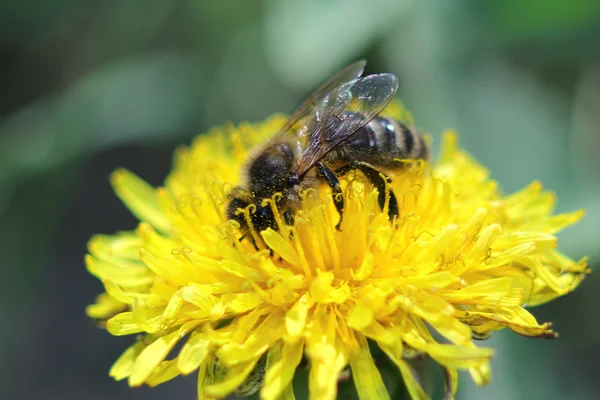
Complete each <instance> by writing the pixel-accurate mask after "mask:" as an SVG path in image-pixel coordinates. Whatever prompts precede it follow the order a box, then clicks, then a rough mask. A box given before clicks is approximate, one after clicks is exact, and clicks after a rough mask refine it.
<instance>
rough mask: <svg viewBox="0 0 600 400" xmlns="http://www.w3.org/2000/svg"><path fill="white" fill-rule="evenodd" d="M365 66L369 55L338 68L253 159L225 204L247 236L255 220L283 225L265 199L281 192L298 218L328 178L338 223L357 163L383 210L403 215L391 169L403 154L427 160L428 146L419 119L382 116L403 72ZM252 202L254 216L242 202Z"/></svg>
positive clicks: (286, 214) (288, 217) (285, 213)
mask: <svg viewBox="0 0 600 400" xmlns="http://www.w3.org/2000/svg"><path fill="white" fill-rule="evenodd" d="M365 65H366V62H365V61H364V60H363V61H358V62H355V63H353V64H351V65H349V66H347V67H346V68H344V69H342V70H341V71H339V72H338V73H337V74H335V75H334V76H333V77H332V78H331V79H330V80H329V81H327V82H326V83H325V84H323V86H321V87H320V88H319V89H317V90H316V91H315V92H314V93H313V94H312V95H311V96H310V97H309V98H308V99H307V100H305V101H304V103H302V104H301V105H300V107H299V108H298V109H297V110H296V111H295V112H294V113H293V115H292V116H291V117H290V119H289V120H288V121H287V122H286V124H285V125H284V126H283V127H282V128H281V129H280V130H279V132H277V133H276V134H275V135H274V136H273V137H272V138H271V139H270V140H268V141H267V142H266V143H264V144H263V145H262V146H260V148H258V149H257V150H255V151H254V153H253V155H252V156H251V157H250V158H249V160H248V161H247V163H246V165H245V168H244V170H243V174H242V175H243V176H242V178H243V179H242V180H243V185H242V186H238V187H236V188H234V189H233V190H232V192H231V193H230V194H229V196H228V197H229V203H228V205H227V210H226V211H227V217H228V218H229V219H231V220H234V221H237V222H238V223H239V225H240V230H241V231H242V232H243V234H244V237H245V236H246V235H247V234H249V233H250V226H249V223H250V224H251V225H252V226H253V228H254V229H255V231H256V232H260V231H262V230H264V229H267V228H272V229H274V230H277V229H278V227H277V222H276V219H275V216H274V214H273V210H272V208H271V206H270V205H269V204H265V203H264V199H268V198H273V196H274V195H275V194H276V193H280V194H281V196H278V197H276V198H277V203H276V205H277V209H278V210H279V212H280V213H281V215H282V217H283V220H284V222H285V223H286V224H289V225H291V224H293V222H294V216H295V214H296V212H297V210H298V209H299V208H300V207H301V198H300V194H301V193H302V192H303V191H304V190H306V189H308V188H313V189H315V190H318V188H319V187H320V186H321V185H322V184H327V185H329V186H330V187H331V190H332V195H333V202H334V204H335V207H336V208H337V211H338V212H339V215H340V223H338V225H337V228H338V229H339V228H340V226H341V220H342V217H343V212H344V199H343V196H342V195H341V194H342V190H341V187H340V182H339V178H340V177H343V176H344V175H346V174H348V173H349V172H350V171H352V170H359V171H360V172H361V173H362V174H363V175H364V176H365V177H366V178H367V179H368V180H369V181H370V182H371V183H372V184H373V185H374V186H375V187H376V188H377V189H378V191H379V195H378V196H379V197H378V202H379V205H380V206H381V208H382V209H384V205H385V202H386V200H387V201H388V214H389V217H390V219H393V218H395V217H397V216H398V212H399V211H398V202H397V200H396V196H395V195H394V193H393V192H392V191H391V190H388V191H386V190H385V188H386V181H387V183H389V182H390V178H389V177H388V175H386V174H385V173H386V172H392V171H394V170H398V169H400V168H402V163H400V162H398V159H421V158H422V159H426V158H428V155H429V151H428V148H427V145H426V143H425V141H424V140H423V138H422V137H421V136H420V135H419V134H418V133H417V131H416V130H415V129H414V128H413V127H412V126H408V125H407V124H405V123H402V122H400V121H395V120H392V119H389V118H384V117H381V116H379V113H380V112H381V111H382V110H383V109H384V108H385V107H386V106H387V105H388V103H389V102H390V100H391V99H392V98H393V97H394V95H395V93H396V90H397V89H398V78H397V77H396V76H395V75H393V74H389V73H384V74H376V75H368V76H364V77H363V76H361V75H362V73H363V70H364V67H365ZM386 193H387V194H386ZM388 195H389V198H387V199H386V197H387V196H388ZM251 205H252V207H251V208H252V211H253V212H251V213H250V214H249V215H250V217H249V219H250V221H248V220H247V218H248V217H247V216H245V215H243V213H242V212H241V209H244V208H246V207H248V206H251ZM250 237H252V235H250ZM251 240H252V241H253V243H254V245H255V246H256V243H255V242H254V239H251Z"/></svg>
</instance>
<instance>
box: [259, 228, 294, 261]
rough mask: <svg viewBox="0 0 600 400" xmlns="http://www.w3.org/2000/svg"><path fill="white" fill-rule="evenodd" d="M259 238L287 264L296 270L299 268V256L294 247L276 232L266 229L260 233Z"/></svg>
mask: <svg viewBox="0 0 600 400" xmlns="http://www.w3.org/2000/svg"><path fill="white" fill-rule="evenodd" d="M260 234H261V236H262V237H263V239H264V240H265V242H266V243H267V245H268V246H269V247H270V248H271V249H273V251H274V252H276V253H277V254H279V255H280V256H281V258H283V259H284V260H285V261H287V262H289V263H290V264H291V265H293V266H294V267H296V268H300V256H299V255H298V252H297V251H296V249H294V247H293V246H292V245H291V244H290V243H289V242H288V241H286V240H285V239H284V238H283V237H281V235H280V234H279V233H278V232H275V231H274V230H273V229H271V228H268V229H266V230H264V231H262V232H261V233H260Z"/></svg>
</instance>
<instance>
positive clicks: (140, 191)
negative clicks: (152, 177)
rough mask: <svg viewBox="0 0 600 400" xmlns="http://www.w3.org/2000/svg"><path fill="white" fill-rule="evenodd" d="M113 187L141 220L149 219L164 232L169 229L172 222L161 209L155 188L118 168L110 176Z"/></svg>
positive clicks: (148, 220)
mask: <svg viewBox="0 0 600 400" xmlns="http://www.w3.org/2000/svg"><path fill="white" fill-rule="evenodd" d="M110 180H111V183H112V186H113V189H114V190H115V193H116V194H117V197H119V198H120V199H121V200H122V201H123V203H125V205H126V206H127V207H128V208H129V209H130V210H131V212H132V213H133V215H135V216H136V217H137V218H138V219H139V220H140V221H147V222H149V223H150V224H151V225H152V226H153V227H155V228H156V229H158V230H161V231H163V232H166V231H169V229H170V228H171V223H170V222H169V219H168V218H167V216H166V215H165V213H164V212H163V211H162V210H161V209H160V203H159V199H158V195H157V193H156V191H155V190H154V188H153V187H152V186H150V185H148V184H147V183H146V182H144V181H143V180H142V179H140V178H139V177H138V176H137V175H135V174H133V173H131V172H129V171H127V170H126V169H118V170H116V171H115V172H113V173H112V175H111V177H110Z"/></svg>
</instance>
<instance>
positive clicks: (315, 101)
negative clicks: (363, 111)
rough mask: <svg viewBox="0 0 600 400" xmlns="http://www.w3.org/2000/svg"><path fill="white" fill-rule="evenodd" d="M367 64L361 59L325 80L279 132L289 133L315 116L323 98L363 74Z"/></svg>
mask: <svg viewBox="0 0 600 400" xmlns="http://www.w3.org/2000/svg"><path fill="white" fill-rule="evenodd" d="M366 64H367V62H366V61H365V60H360V61H357V62H355V63H353V64H350V65H348V66H347V67H346V68H344V69H342V70H341V71H339V72H338V73H337V74H335V75H334V76H333V77H332V78H331V79H329V80H328V81H327V82H325V83H324V84H323V85H322V86H321V87H320V88H318V89H317V90H315V91H314V93H313V94H311V95H310V97H309V98H308V99H306V100H305V101H304V103H302V104H301V105H300V107H298V108H297V109H296V111H295V112H294V114H292V116H291V117H290V119H289V120H288V121H287V122H286V123H285V125H284V126H283V128H281V129H280V130H279V134H285V133H288V132H289V131H290V130H291V129H292V128H294V127H295V126H297V125H298V123H299V122H300V121H303V120H306V119H307V118H313V117H314V115H315V110H316V109H317V108H319V107H320V106H321V104H322V102H323V99H325V98H326V97H327V95H328V94H330V93H331V92H332V91H333V90H335V89H338V88H339V87H340V86H342V85H344V84H345V83H347V82H350V81H353V80H355V79H356V78H358V77H359V76H361V75H362V73H363V70H364V69H365V65H366ZM302 125H305V124H302ZM298 134H302V132H299V133H298Z"/></svg>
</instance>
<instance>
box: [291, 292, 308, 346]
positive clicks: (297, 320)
mask: <svg viewBox="0 0 600 400" xmlns="http://www.w3.org/2000/svg"><path fill="white" fill-rule="evenodd" d="M312 304H313V302H312V301H311V300H310V297H309V296H308V294H304V295H303V296H302V297H300V298H299V299H298V300H297V301H296V303H295V304H294V305H293V306H292V308H290V310H289V311H288V312H287V313H286V315H285V328H286V332H287V336H288V337H289V338H290V339H291V340H297V339H298V338H299V337H300V336H301V335H302V334H303V333H304V327H305V325H306V316H307V314H308V310H309V309H310V307H312Z"/></svg>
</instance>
